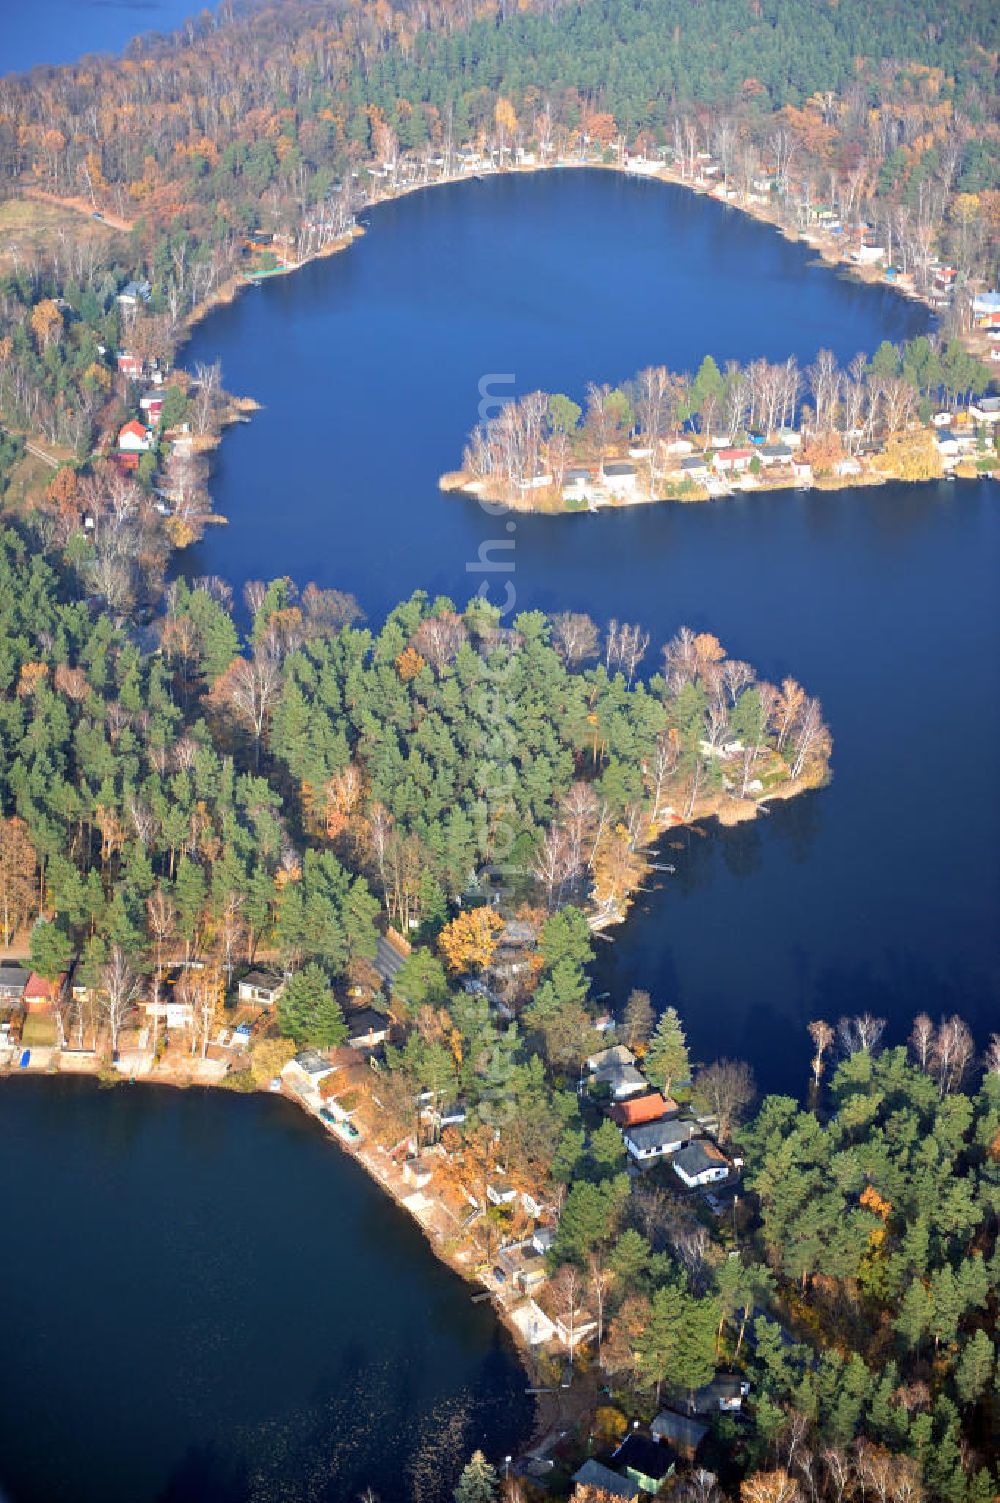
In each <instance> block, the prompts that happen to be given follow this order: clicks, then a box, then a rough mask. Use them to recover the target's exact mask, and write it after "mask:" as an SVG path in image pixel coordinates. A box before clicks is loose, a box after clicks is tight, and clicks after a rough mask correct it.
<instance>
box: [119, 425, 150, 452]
mask: <svg viewBox="0 0 1000 1503" xmlns="http://www.w3.org/2000/svg"><path fill="white" fill-rule="evenodd" d="M118 447H119V449H124V450H125V451H126V452H127V453H131V454H141V453H144V452H145V451H146V450H147V449H148V448H149V447H150V438H149V434H148V433H147V432H146V430H145V428H144V427H143V426H142V424H141V423H140V422H139V421H138V419H137V418H132V419H131V421H130V422H128V423H126V424H125V426H124V428H123V429H122V430H121V432H120V433H119V435H118Z"/></svg>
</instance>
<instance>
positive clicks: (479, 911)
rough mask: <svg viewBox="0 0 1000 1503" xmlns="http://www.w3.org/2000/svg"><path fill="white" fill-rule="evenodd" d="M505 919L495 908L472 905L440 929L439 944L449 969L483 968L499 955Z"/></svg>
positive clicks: (479, 969)
mask: <svg viewBox="0 0 1000 1503" xmlns="http://www.w3.org/2000/svg"><path fill="white" fill-rule="evenodd" d="M502 929H503V919H501V918H500V916H499V915H498V914H496V913H494V911H493V909H492V908H469V909H466V910H465V912H464V913H460V914H459V915H458V918H456V919H452V921H451V923H450V924H448V925H447V926H446V927H445V928H444V929H442V931H441V935H440V938H439V939H438V944H439V946H440V948H441V953H442V955H443V956H444V958H445V960H446V961H447V964H448V968H449V970H452V971H454V972H455V973H456V974H460V973H461V972H463V971H482V970H485V968H486V967H487V966H488V965H489V963H490V961H491V960H492V959H493V956H494V955H495V954H496V948H497V941H498V939H499V936H500V932H501V930H502Z"/></svg>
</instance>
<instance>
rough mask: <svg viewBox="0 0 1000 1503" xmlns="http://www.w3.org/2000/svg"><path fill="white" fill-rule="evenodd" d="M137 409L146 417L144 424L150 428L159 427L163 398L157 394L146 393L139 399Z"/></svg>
mask: <svg viewBox="0 0 1000 1503" xmlns="http://www.w3.org/2000/svg"><path fill="white" fill-rule="evenodd" d="M139 408H140V410H141V411H142V412H144V413H145V415H146V423H147V425H148V426H149V427H150V428H158V427H159V426H160V418H161V417H162V416H163V397H162V396H161V395H160V393H159V392H151V391H147V392H146V394H145V396H141V397H140V398H139Z"/></svg>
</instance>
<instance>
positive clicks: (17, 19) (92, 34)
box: [0, 0, 216, 74]
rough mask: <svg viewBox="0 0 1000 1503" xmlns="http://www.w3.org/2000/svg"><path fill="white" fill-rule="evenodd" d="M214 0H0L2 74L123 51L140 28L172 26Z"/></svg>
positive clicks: (165, 29)
mask: <svg viewBox="0 0 1000 1503" xmlns="http://www.w3.org/2000/svg"><path fill="white" fill-rule="evenodd" d="M215 4H216V0H211V3H209V4H198V3H196V0H31V3H30V4H29V3H28V0H0V74H2V73H23V72H27V71H28V69H30V68H35V67H38V66H39V65H41V64H45V63H72V62H75V61H76V59H77V58H78V57H83V56H84V54H86V53H90V52H122V51H124V49H125V48H126V47H127V46H128V44H129V42H131V41H132V39H133V37H137V36H139V35H140V33H142V32H147V31H160V32H168V31H173V30H174V28H175V27H177V26H180V24H181V22H182V21H184V20H186V19H187V18H188V17H192V16H200V15H201V14H202V13H203V12H204V11H206V10H208V11H211V10H214V9H215Z"/></svg>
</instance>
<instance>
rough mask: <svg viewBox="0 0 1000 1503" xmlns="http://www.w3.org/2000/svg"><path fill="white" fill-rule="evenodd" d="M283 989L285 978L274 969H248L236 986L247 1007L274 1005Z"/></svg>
mask: <svg viewBox="0 0 1000 1503" xmlns="http://www.w3.org/2000/svg"><path fill="white" fill-rule="evenodd" d="M284 990H285V978H284V977H283V976H279V975H278V974H277V972H275V971H258V970H254V971H248V972H247V974H246V975H245V976H244V977H243V978H242V979H241V981H240V983H239V986H238V987H237V995H238V996H239V999H240V1001H241V1002H242V1003H244V1004H245V1005H246V1006H247V1007H274V1006H275V1004H276V1003H277V1002H278V1001H279V1000H280V998H281V995H282V993H283V992H284Z"/></svg>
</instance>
